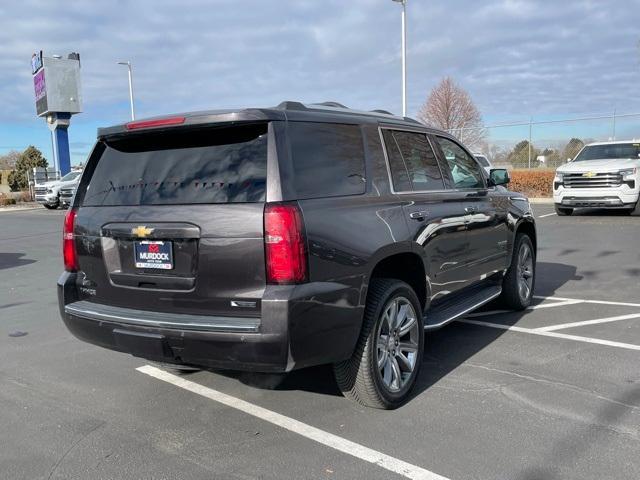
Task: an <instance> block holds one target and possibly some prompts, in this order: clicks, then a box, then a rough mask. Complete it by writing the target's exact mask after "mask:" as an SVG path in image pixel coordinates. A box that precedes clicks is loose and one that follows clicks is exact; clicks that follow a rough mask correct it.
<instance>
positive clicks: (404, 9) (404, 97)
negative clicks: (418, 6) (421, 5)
mask: <svg viewBox="0 0 640 480" xmlns="http://www.w3.org/2000/svg"><path fill="white" fill-rule="evenodd" d="M393 1H394V2H396V3H400V4H401V5H402V116H403V117H406V116H407V0H393Z"/></svg>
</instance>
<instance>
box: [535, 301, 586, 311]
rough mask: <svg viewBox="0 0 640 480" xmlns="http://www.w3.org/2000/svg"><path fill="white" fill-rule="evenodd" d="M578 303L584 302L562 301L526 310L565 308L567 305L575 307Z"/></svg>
mask: <svg viewBox="0 0 640 480" xmlns="http://www.w3.org/2000/svg"><path fill="white" fill-rule="evenodd" d="M578 303H584V300H577V299H576V300H570V299H567V300H562V301H561V302H555V303H539V304H538V305H531V306H530V307H528V308H527V310H538V309H540V308H552V307H565V306H567V305H577V304H578Z"/></svg>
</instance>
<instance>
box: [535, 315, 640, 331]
mask: <svg viewBox="0 0 640 480" xmlns="http://www.w3.org/2000/svg"><path fill="white" fill-rule="evenodd" d="M634 318H640V313H631V314H629V315H618V316H617V317H608V318H596V319H595V320H584V321H582V322H571V323H561V324H559V325H550V326H548V327H540V328H536V329H535V330H538V331H540V332H553V331H555V330H564V329H565V328H574V327H583V326H585V325H597V324H599V323H608V322H618V321H620V320H633V319H634Z"/></svg>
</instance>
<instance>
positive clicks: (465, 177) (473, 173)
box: [437, 137, 484, 188]
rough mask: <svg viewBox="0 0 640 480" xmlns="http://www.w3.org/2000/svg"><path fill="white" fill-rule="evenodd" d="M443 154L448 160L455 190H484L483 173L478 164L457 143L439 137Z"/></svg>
mask: <svg viewBox="0 0 640 480" xmlns="http://www.w3.org/2000/svg"><path fill="white" fill-rule="evenodd" d="M437 138H438V142H439V144H440V148H441V149H442V154H443V155H444V158H446V160H447V165H448V166H449V171H450V172H451V178H453V183H454V185H455V188H484V181H483V175H482V171H481V169H480V166H479V165H478V162H476V161H475V159H474V158H473V157H471V155H469V154H468V153H467V152H465V151H464V149H463V148H462V147H461V146H460V145H458V144H457V143H455V142H453V141H451V140H449V139H448V138H443V137H437Z"/></svg>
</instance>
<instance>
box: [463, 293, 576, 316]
mask: <svg viewBox="0 0 640 480" xmlns="http://www.w3.org/2000/svg"><path fill="white" fill-rule="evenodd" d="M535 298H544V297H535ZM584 302H585V300H578V299H566V300H562V301H559V302H553V303H540V304H538V305H531V306H529V307H527V308H526V309H527V310H538V309H540V308H551V307H565V306H567V305H577V304H579V303H584ZM500 313H513V310H487V311H485V312H475V313H470V314H468V315H465V317H464V318H474V317H486V316H488V315H498V314H500Z"/></svg>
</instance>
